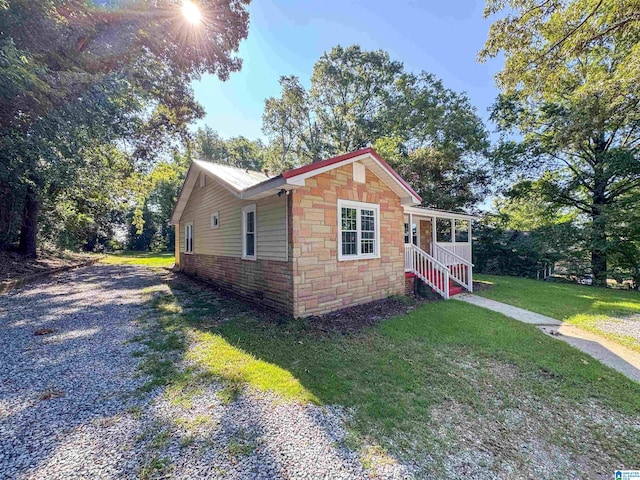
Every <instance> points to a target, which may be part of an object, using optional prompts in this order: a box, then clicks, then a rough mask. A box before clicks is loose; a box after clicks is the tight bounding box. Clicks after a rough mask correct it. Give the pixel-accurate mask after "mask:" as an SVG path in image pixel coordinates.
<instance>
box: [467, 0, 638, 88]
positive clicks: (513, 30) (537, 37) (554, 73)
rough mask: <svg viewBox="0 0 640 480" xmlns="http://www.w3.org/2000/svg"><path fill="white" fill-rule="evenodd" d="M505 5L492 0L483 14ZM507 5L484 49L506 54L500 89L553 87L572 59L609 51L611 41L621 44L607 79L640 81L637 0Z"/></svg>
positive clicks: (487, 53) (529, 0) (542, 0)
mask: <svg viewBox="0 0 640 480" xmlns="http://www.w3.org/2000/svg"><path fill="white" fill-rule="evenodd" d="M506 9H507V4H506V3H505V2H504V1H503V0H487V2H486V7H485V11H484V16H485V18H489V17H490V16H494V15H500V14H502V13H504V11H505V10H506ZM508 9H509V12H508V14H507V15H504V16H503V17H502V18H499V19H497V20H496V21H495V22H494V23H493V24H492V25H491V28H490V30H489V38H488V40H487V42H486V44H485V46H484V48H483V49H482V50H481V51H480V54H479V58H480V60H481V61H484V60H486V59H487V58H490V57H495V56H497V55H498V54H499V53H503V54H504V56H505V66H504V69H503V70H502V71H501V72H499V73H498V75H497V81H498V84H499V85H500V87H501V88H503V89H505V90H514V89H518V88H522V89H524V90H526V91H530V92H536V91H538V92H539V91H543V90H544V89H548V88H553V86H554V85H555V84H556V83H557V82H558V81H562V79H563V73H562V72H563V70H564V69H565V67H566V65H567V61H571V60H573V59H578V58H581V57H582V56H584V55H587V56H589V55H592V54H593V53H594V52H598V51H602V52H606V51H607V49H608V48H609V46H610V45H609V46H607V44H608V43H610V42H611V41H614V42H615V43H616V44H617V48H616V49H615V50H616V51H615V54H616V64H617V65H616V66H615V68H613V69H611V71H610V74H611V75H610V76H609V78H608V79H606V80H608V81H609V82H610V83H611V84H615V85H617V86H618V88H621V89H625V88H627V87H628V86H630V85H634V84H635V85H637V84H638V82H639V81H640V70H638V62H639V60H640V44H638V42H637V40H638V31H639V30H640V5H638V2H637V0H558V1H546V0H511V1H510V2H509V3H508ZM506 46H508V48H505V47H506ZM601 49H602V50H601ZM601 80H605V78H602V79H601ZM592 87H596V86H595V85H592Z"/></svg>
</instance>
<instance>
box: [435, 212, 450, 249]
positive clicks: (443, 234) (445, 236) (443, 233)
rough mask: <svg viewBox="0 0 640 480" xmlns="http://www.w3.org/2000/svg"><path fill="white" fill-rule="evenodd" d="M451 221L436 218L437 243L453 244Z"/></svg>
mask: <svg viewBox="0 0 640 480" xmlns="http://www.w3.org/2000/svg"><path fill="white" fill-rule="evenodd" d="M451 227H452V225H451V219H450V218H436V242H442V243H447V242H451V238H452V237H451Z"/></svg>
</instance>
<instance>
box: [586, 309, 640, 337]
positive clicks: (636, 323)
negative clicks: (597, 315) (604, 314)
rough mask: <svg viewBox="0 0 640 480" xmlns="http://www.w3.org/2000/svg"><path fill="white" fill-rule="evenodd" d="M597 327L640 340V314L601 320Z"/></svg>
mask: <svg viewBox="0 0 640 480" xmlns="http://www.w3.org/2000/svg"><path fill="white" fill-rule="evenodd" d="M595 327H596V328H598V329H599V330H602V331H603V332H607V333H613V334H615V335H623V336H626V337H632V338H635V339H636V340H637V341H638V342H640V315H631V316H629V317H625V318H619V319H616V320H601V321H599V322H597V323H596V324H595Z"/></svg>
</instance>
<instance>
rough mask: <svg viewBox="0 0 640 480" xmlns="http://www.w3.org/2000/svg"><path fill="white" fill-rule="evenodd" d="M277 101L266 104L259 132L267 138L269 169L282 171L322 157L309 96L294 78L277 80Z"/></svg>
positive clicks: (270, 99)
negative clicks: (269, 150)
mask: <svg viewBox="0 0 640 480" xmlns="http://www.w3.org/2000/svg"><path fill="white" fill-rule="evenodd" d="M280 86H281V87H282V94H281V95H280V98H274V97H271V98H268V99H267V100H265V107H264V114H263V115H262V125H263V127H262V131H263V132H264V134H265V135H267V137H268V138H269V141H270V144H271V147H272V149H271V152H270V155H268V158H270V160H269V161H268V164H269V167H270V169H271V170H273V171H282V170H286V169H288V168H293V167H294V166H298V165H301V164H305V163H310V162H313V161H314V160H317V159H319V158H320V157H321V155H322V153H323V151H324V146H323V144H322V140H321V135H320V127H319V126H318V123H317V121H316V118H315V115H314V113H313V111H312V108H311V100H310V98H309V93H308V92H307V91H306V90H305V88H304V87H303V86H302V85H301V84H300V79H299V78H298V77H295V76H283V77H280Z"/></svg>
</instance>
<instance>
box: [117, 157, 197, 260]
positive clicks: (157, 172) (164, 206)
mask: <svg viewBox="0 0 640 480" xmlns="http://www.w3.org/2000/svg"><path fill="white" fill-rule="evenodd" d="M188 164H189V157H188V156H187V155H180V154H178V153H174V155H173V159H172V161H161V162H159V163H158V164H156V165H155V166H154V168H153V170H151V172H150V173H149V174H148V175H146V176H145V177H144V179H142V181H141V182H140V183H141V184H142V188H141V194H140V196H139V197H138V200H137V204H136V206H135V208H133V209H130V210H129V212H128V218H127V223H128V225H129V232H128V248H129V249H131V250H138V251H154V252H159V251H167V250H173V248H174V245H175V229H174V227H173V225H169V224H168V221H169V218H170V217H171V213H172V212H173V207H174V205H175V202H176V200H177V198H178V194H179V193H180V188H181V187H182V182H183V181H184V178H185V176H186V174H187V170H188Z"/></svg>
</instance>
